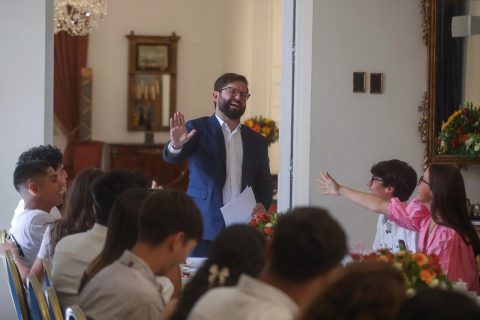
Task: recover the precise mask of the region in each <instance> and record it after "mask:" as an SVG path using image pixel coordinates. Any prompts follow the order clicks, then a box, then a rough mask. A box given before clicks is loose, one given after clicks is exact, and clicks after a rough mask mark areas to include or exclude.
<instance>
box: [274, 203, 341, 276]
mask: <svg viewBox="0 0 480 320" xmlns="http://www.w3.org/2000/svg"><path fill="white" fill-rule="evenodd" d="M271 250H272V253H271V262H270V269H271V271H272V272H273V273H274V274H275V275H277V276H279V277H281V278H282V279H285V280H289V281H300V282H301V281H308V280H310V279H312V278H313V277H315V276H317V275H320V274H324V273H326V272H328V271H330V270H331V269H332V268H333V267H335V266H336V265H337V264H338V263H339V262H340V261H341V260H342V259H343V257H344V256H345V254H346V252H347V240H346V236H345V232H344V231H343V229H342V228H341V227H340V225H339V224H338V222H337V221H336V220H335V219H333V218H332V217H331V216H330V214H329V213H328V211H327V210H325V209H322V208H318V207H300V208H296V209H294V210H293V211H291V212H289V213H286V214H285V215H283V216H281V217H280V219H279V221H278V224H277V226H276V227H275V232H274V233H273V238H272V249H271Z"/></svg>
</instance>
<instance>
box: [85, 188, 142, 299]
mask: <svg viewBox="0 0 480 320" xmlns="http://www.w3.org/2000/svg"><path fill="white" fill-rule="evenodd" d="M148 194H149V191H148V190H146V189H140V188H133V189H129V190H126V191H124V192H123V193H121V194H120V195H119V196H118V198H117V199H116V200H115V202H114V204H113V207H112V211H111V212H110V217H109V219H108V230H107V237H106V239H105V246H104V247H103V249H102V251H101V252H100V254H99V255H98V256H97V257H96V258H95V259H93V261H92V262H91V263H90V265H89V266H88V267H87V269H86V270H85V272H84V273H83V277H82V280H81V281H80V288H79V290H78V292H80V291H81V290H82V289H83V287H85V285H86V284H87V283H88V281H90V279H92V278H93V277H94V276H95V275H96V274H97V273H98V272H100V271H101V270H102V269H103V268H105V267H106V266H108V265H110V264H111V263H113V262H114V261H115V260H117V259H118V258H120V256H121V255H122V253H123V252H124V251H125V250H127V249H131V248H133V245H134V244H135V243H136V242H137V238H138V212H139V208H140V205H141V204H142V202H143V200H145V198H146V197H147V196H148Z"/></svg>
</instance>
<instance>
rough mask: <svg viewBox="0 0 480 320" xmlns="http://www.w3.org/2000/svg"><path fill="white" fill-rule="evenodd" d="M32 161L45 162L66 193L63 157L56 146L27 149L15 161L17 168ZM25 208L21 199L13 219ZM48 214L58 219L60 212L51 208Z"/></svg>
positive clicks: (66, 176)
mask: <svg viewBox="0 0 480 320" xmlns="http://www.w3.org/2000/svg"><path fill="white" fill-rule="evenodd" d="M33 160H43V161H46V162H48V163H49V164H50V166H51V167H52V168H53V169H54V170H55V171H56V173H57V180H58V183H60V185H61V186H62V191H63V193H65V192H66V191H67V178H68V174H67V172H66V171H65V168H64V166H63V155H62V152H61V151H60V149H58V148H57V147H56V146H52V145H50V144H49V145H40V146H38V147H32V148H30V149H28V150H27V151H25V152H23V153H22V154H21V155H20V156H19V157H18V160H17V166H18V165H19V164H22V163H25V162H27V161H33ZM24 207H25V204H24V201H23V199H21V200H20V201H19V202H18V205H17V208H15V211H14V213H13V218H12V220H13V219H15V217H16V216H17V215H18V214H20V213H21V212H23V210H24ZM50 214H51V215H52V216H53V217H55V218H56V219H60V218H61V215H60V211H59V210H58V209H57V207H56V206H55V207H53V208H52V209H51V210H50Z"/></svg>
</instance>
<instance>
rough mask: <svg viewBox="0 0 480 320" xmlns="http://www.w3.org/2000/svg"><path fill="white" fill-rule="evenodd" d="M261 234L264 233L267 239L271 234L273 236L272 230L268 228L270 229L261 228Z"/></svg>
mask: <svg viewBox="0 0 480 320" xmlns="http://www.w3.org/2000/svg"><path fill="white" fill-rule="evenodd" d="M263 232H265V234H266V235H267V236H269V237H271V236H272V234H273V230H272V228H270V227H265V228H263Z"/></svg>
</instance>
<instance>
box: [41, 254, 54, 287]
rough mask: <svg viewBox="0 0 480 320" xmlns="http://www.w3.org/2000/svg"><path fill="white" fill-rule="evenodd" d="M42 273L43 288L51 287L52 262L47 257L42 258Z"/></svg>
mask: <svg viewBox="0 0 480 320" xmlns="http://www.w3.org/2000/svg"><path fill="white" fill-rule="evenodd" d="M43 274H44V276H43V279H44V280H43V281H44V283H45V288H49V287H52V285H53V282H52V262H51V261H50V260H49V259H45V260H43Z"/></svg>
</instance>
